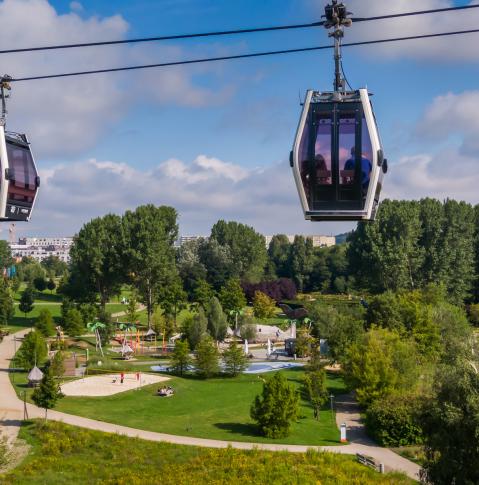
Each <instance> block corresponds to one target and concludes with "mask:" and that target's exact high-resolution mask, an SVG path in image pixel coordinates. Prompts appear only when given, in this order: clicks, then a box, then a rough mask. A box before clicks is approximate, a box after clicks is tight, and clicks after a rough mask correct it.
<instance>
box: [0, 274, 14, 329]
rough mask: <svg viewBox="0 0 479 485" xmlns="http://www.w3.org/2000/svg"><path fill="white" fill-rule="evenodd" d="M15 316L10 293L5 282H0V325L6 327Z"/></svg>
mask: <svg viewBox="0 0 479 485" xmlns="http://www.w3.org/2000/svg"><path fill="white" fill-rule="evenodd" d="M14 314H15V307H14V302H13V297H12V292H11V290H10V288H9V287H8V285H7V283H6V282H5V280H3V279H2V280H1V281H0V325H8V323H9V321H10V320H11V319H12V318H13V315H14Z"/></svg>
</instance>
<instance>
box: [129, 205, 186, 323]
mask: <svg viewBox="0 0 479 485" xmlns="http://www.w3.org/2000/svg"><path fill="white" fill-rule="evenodd" d="M176 219H177V213H176V210H175V209H173V208H172V207H167V206H161V207H155V206H154V205H151V204H149V205H145V206H140V207H137V208H136V210H135V211H127V212H126V213H125V215H124V216H123V225H124V230H125V237H126V246H125V247H126V250H125V262H126V263H127V268H128V274H129V279H130V282H131V283H132V284H133V286H134V287H135V288H136V290H137V292H138V296H139V298H140V301H141V302H142V303H143V304H144V305H145V306H146V311H147V315H148V326H149V327H151V315H152V314H153V311H154V309H155V306H156V305H157V303H158V301H159V297H160V294H161V289H162V287H163V286H164V285H167V284H169V282H170V281H171V278H172V276H173V275H174V274H175V272H176V268H175V251H174V248H173V243H174V241H175V240H176V239H177V236H178V225H177V221H176Z"/></svg>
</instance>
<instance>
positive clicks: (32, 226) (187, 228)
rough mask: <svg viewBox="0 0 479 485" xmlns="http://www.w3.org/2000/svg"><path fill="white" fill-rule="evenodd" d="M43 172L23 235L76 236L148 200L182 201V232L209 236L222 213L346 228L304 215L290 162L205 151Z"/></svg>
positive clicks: (259, 221) (258, 223) (274, 224)
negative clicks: (230, 158)
mask: <svg viewBox="0 0 479 485" xmlns="http://www.w3.org/2000/svg"><path fill="white" fill-rule="evenodd" d="M41 176H42V187H41V192H40V194H39V198H38V203H37V206H36V208H35V211H34V214H33V217H32V220H31V222H29V223H28V225H26V224H18V227H17V229H18V233H23V234H26V233H28V234H59V235H68V234H73V233H75V232H77V231H78V230H79V229H80V227H81V225H82V224H83V223H84V222H86V221H88V220H90V219H91V218H93V217H96V216H100V215H103V214H105V213H108V212H114V213H118V214H121V213H123V212H124V211H125V210H128V209H133V208H135V207H136V206H137V205H140V204H146V203H153V204H156V205H162V204H167V205H172V206H173V207H175V208H176V209H177V210H178V212H179V214H180V226H181V231H182V232H183V233H188V234H195V233H198V234H205V233H207V232H208V231H209V228H210V227H211V226H212V224H214V223H215V222H216V221H217V220H218V219H220V218H223V219H228V220H238V221H242V222H245V223H247V224H251V225H253V226H254V227H255V228H257V230H259V231H262V232H264V233H266V234H269V233H277V232H287V233H291V232H293V233H294V232H302V233H310V234H314V233H330V232H336V230H341V228H342V227H344V225H339V226H338V225H337V224H336V225H328V224H316V223H307V222H305V221H304V218H303V214H302V211H301V207H300V203H299V199H298V195H297V193H296V188H295V186H294V182H293V177H292V173H291V169H290V168H289V164H288V163H287V162H286V161H284V162H281V163H277V164H273V165H271V166H268V167H265V168H264V169H261V170H258V169H253V170H249V171H247V170H245V169H243V168H242V167H240V166H239V165H236V164H233V163H229V162H223V161H222V160H219V159H217V158H210V157H207V156H205V155H200V156H198V157H197V158H196V159H195V160H193V161H192V162H191V163H185V162H183V161H180V160H173V159H171V160H167V161H165V162H162V163H160V164H159V165H158V166H157V167H156V168H155V169H153V170H151V171H141V170H137V169H135V168H133V167H131V166H129V165H127V164H124V163H116V162H112V161H96V160H87V161H81V162H77V163H73V164H68V165H64V164H60V165H57V166H55V167H53V168H51V169H49V170H48V171H46V172H42V173H41ZM349 227H350V225H348V228H349Z"/></svg>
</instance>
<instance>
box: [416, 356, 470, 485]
mask: <svg viewBox="0 0 479 485" xmlns="http://www.w3.org/2000/svg"><path fill="white" fill-rule="evenodd" d="M469 350H470V349H469ZM470 359H471V354H469V355H468V359H464V358H460V359H457V360H456V361H455V362H454V363H453V364H451V365H445V366H440V368H439V369H438V372H437V375H436V376H435V379H434V383H435V385H434V390H433V395H432V396H431V399H430V400H428V401H427V403H426V404H425V406H424V411H423V414H422V416H421V423H422V427H423V433H424V447H425V452H426V461H425V463H424V465H423V468H424V472H423V473H424V474H423V479H424V480H427V481H428V483H434V484H444V485H446V484H447V485H449V484H451V483H457V484H459V483H464V484H474V483H479V468H478V467H477V464H478V463H479V447H478V444H477V436H478V435H479V399H478V395H479V374H478V363H477V361H476V362H472V361H471V360H470Z"/></svg>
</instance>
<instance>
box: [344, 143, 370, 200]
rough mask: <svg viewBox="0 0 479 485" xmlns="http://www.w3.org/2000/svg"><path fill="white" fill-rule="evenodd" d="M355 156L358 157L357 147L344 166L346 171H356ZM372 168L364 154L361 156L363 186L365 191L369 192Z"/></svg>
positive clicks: (352, 150) (353, 148)
mask: <svg viewBox="0 0 479 485" xmlns="http://www.w3.org/2000/svg"><path fill="white" fill-rule="evenodd" d="M355 155H356V147H352V148H351V158H349V159H348V160H347V161H346V163H345V164H344V170H345V171H354V169H355V167H356V159H355ZM372 168H373V166H372V164H371V161H370V160H368V159H367V158H366V157H365V155H364V153H363V154H361V185H362V187H363V190H366V191H367V189H368V185H369V179H370V177H371V170H372Z"/></svg>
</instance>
